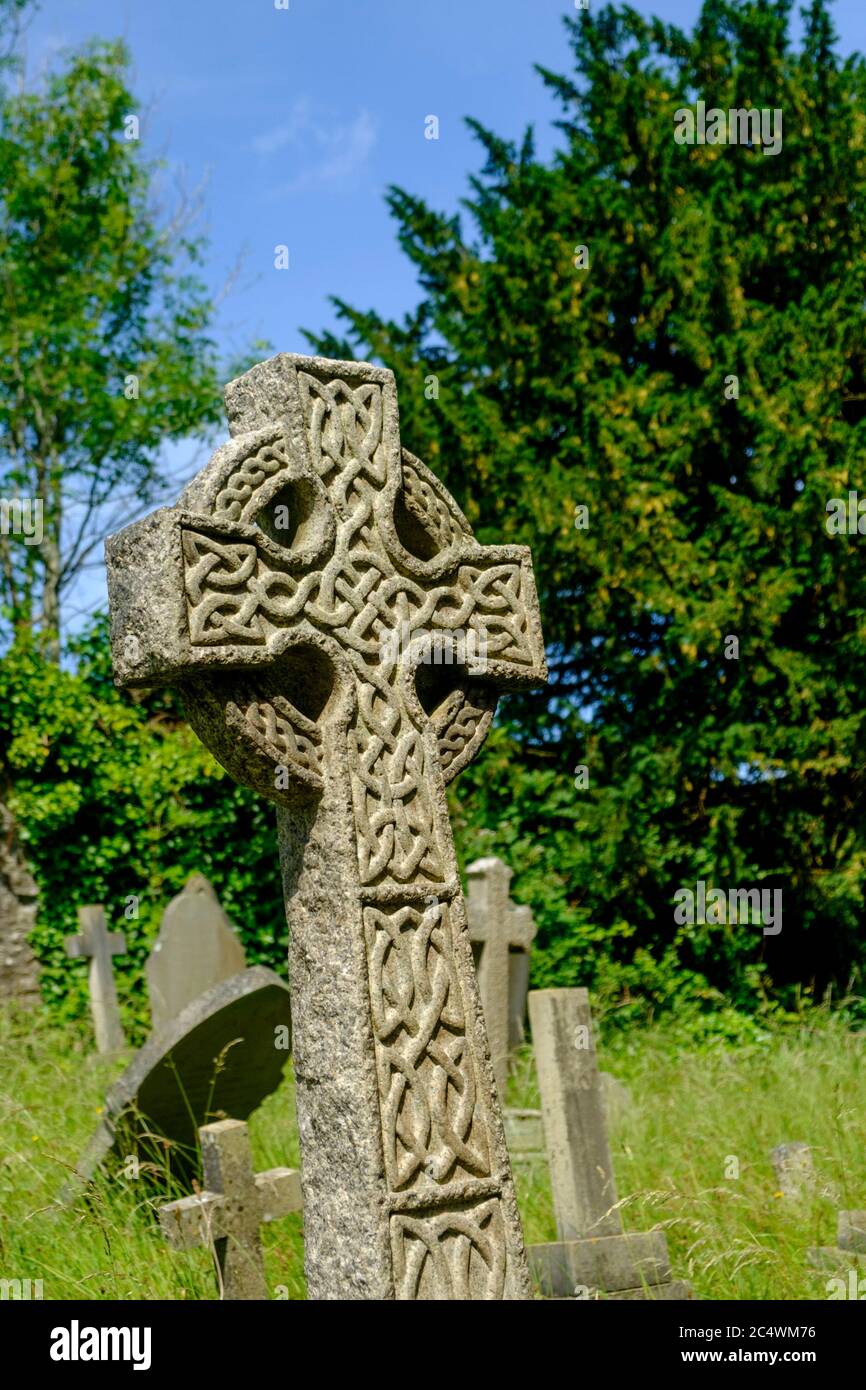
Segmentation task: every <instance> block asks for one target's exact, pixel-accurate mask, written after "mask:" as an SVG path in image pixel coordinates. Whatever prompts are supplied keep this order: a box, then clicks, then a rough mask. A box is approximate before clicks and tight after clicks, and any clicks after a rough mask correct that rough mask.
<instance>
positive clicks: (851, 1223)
mask: <svg viewBox="0 0 866 1390" xmlns="http://www.w3.org/2000/svg"><path fill="white" fill-rule="evenodd" d="M808 1259H809V1263H810V1264H811V1265H814V1266H815V1267H816V1268H818V1269H839V1268H852V1269H853V1268H860V1267H862V1266H864V1265H866V1211H840V1212H839V1216H838V1225H837V1233H836V1244H835V1246H832V1245H819V1246H818V1247H817V1248H816V1249H814V1250H810V1251H809V1255H808Z"/></svg>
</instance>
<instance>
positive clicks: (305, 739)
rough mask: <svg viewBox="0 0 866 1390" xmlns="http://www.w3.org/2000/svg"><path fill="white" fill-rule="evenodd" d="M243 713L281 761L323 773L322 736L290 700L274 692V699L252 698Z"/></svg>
mask: <svg viewBox="0 0 866 1390" xmlns="http://www.w3.org/2000/svg"><path fill="white" fill-rule="evenodd" d="M242 713H243V716H244V718H245V720H246V721H247V723H248V724H249V726H250V728H251V729H254V730H255V731H256V733H257V734H258V735H259V737H260V738H262V739H263V740H264V741H265V743H266V744H267V745H268V748H269V750H270V751H272V752H273V754H274V756H275V759H276V761H277V762H278V763H284V764H285V765H286V766H287V767H300V768H303V769H304V770H305V771H307V772H316V773H321V771H322V747H321V744H322V736H321V734H320V733H319V731H318V729H317V728H316V726H315V724H313V723H311V721H310V720H309V719H307V718H306V717H305V716H304V715H303V714H301V712H300V710H297V709H295V707H294V705H292V704H290V703H289V701H288V700H286V699H284V698H283V697H282V696H280V695H275V696H274V698H273V700H272V701H265V700H253V701H251V702H250V703H249V704H247V705H246V706H245V707H244V708H243V711H242Z"/></svg>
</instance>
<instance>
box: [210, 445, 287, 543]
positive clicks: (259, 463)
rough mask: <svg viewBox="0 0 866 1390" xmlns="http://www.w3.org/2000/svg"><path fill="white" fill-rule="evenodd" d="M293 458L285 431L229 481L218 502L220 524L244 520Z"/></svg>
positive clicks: (247, 459)
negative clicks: (258, 496) (266, 485)
mask: <svg viewBox="0 0 866 1390" xmlns="http://www.w3.org/2000/svg"><path fill="white" fill-rule="evenodd" d="M288 465H289V459H288V454H287V452H286V443H285V439H284V438H283V435H282V431H280V432H279V433H278V435H277V437H276V438H275V439H273V440H271V441H269V442H268V443H266V444H262V445H260V446H259V448H258V449H257V450H256V452H255V453H254V454H250V456H249V458H245V459H244V460H243V461H242V462H241V463H240V464H239V465H238V467H237V468H236V469H235V470H234V472H233V473H232V474H231V475H230V476H229V477H228V478H227V480H226V482H225V483H224V484H223V486H222V488H221V489H220V491H219V492H218V493H217V496H216V501H215V502H214V516H215V517H216V518H217V520H219V521H240V519H241V516H242V515H243V512H244V509H245V508H246V507H247V506H248V504H249V502H250V501H251V499H252V497H253V496H254V494H255V493H256V492H258V490H259V488H260V487H261V486H262V484H263V483H266V482H267V481H268V479H269V478H272V477H273V476H274V474H275V473H280V472H282V471H283V470H284V469H286V468H288Z"/></svg>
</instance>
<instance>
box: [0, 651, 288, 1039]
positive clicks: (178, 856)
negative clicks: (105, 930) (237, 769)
mask: <svg viewBox="0 0 866 1390" xmlns="http://www.w3.org/2000/svg"><path fill="white" fill-rule="evenodd" d="M78 657H79V662H80V667H79V672H78V674H72V673H70V672H68V671H65V670H61V669H58V668H57V667H56V666H54V665H53V664H52V663H49V662H46V661H45V660H44V659H43V658H42V657H40V656H39V655H37V654H36V653H35V652H34V651H33V650H32V648H30V647H28V646H26V645H22V646H19V647H17V648H15V649H13V650H12V651H11V652H10V653H8V654H7V655H6V657H5V658H4V659H3V661H2V663H0V777H2V780H3V782H4V784H5V785H6V786H7V787H8V786H10V785H11V786H12V787H13V788H14V791H13V793H12V795H11V797H10V798H9V804H10V806H11V809H12V811H13V813H14V814H15V816H16V819H17V821H18V824H19V826H20V828H21V834H22V838H23V843H24V848H25V850H26V853H27V855H28V857H29V858H30V859H31V862H32V864H33V868H34V872H35V875H36V878H37V881H38V883H39V889H40V911H39V919H38V924H37V928H36V931H35V933H34V946H35V949H36V951H37V953H38V955H39V957H40V960H41V961H42V965H43V974H42V983H43V993H44V995H45V997H46V999H47V1000H48V1001H49V1003H51V1004H52V1005H53V1006H55V1007H56V1008H57V1010H58V1011H60V1012H61V1013H62V1014H63V1015H64V1016H74V1015H75V1014H78V1013H80V1012H81V1011H82V1010H83V1009H84V1008H85V1007H86V979H87V972H86V969H85V968H84V967H82V966H77V965H73V964H71V963H70V962H69V961H68V960H67V959H66V956H65V952H64V947H63V938H64V936H65V935H67V934H68V933H70V932H74V931H76V930H77V928H76V920H75V918H76V908H77V907H78V906H81V905H83V904H85V903H91V902H96V903H104V904H105V907H106V911H107V913H108V916H109V922H110V926H111V929H112V930H119V931H123V932H124V933H125V934H126V939H127V946H128V948H129V949H128V954H127V955H125V956H119V957H116V958H115V962H114V965H115V970H116V972H117V976H118V992H119V995H120V999H121V1005H122V1009H123V1013H124V1022H125V1024H126V1026H127V1028H128V1029H131V1030H133V1031H134V1033H135V1035H136V1036H137V1037H138V1038H139V1039H140V1037H141V1029H142V1027H143V1026H144V1024H145V1023H146V1020H147V1007H146V995H145V990H144V980H143V973H142V972H143V968H144V962H145V959H146V957H147V954H148V951H149V949H150V945H151V943H152V941H153V938H154V936H155V934H156V932H157V930H158V927H159V920H160V916H161V913H162V910H163V909H164V908H165V906H166V903H167V902H168V899H169V898H170V897H172V896H173V895H174V894H175V893H177V892H179V891H180V889H181V888H182V887H183V884H184V882H185V881H186V879H187V878H188V876H189V875H190V874H191V873H194V872H196V871H198V872H200V873H203V874H205V875H207V877H208V878H210V879H211V880H212V882H213V883H214V886H215V887H216V889H217V892H218V893H219V895H220V898H221V901H222V904H223V906H224V908H225V909H226V911H227V912H228V914H229V916H230V917H231V918H232V920H233V921H234V923H235V925H236V927H237V928H238V931H239V934H240V936H241V939H242V941H243V944H244V947H245V949H246V951H247V957H248V960H249V963H250V964H255V963H260V964H263V965H270V966H271V967H272V968H274V969H276V970H278V971H279V972H280V973H281V974H285V958H286V923H285V914H284V911H283V902H282V887H281V884H280V878H279V868H278V864H277V856H276V848H275V829H274V816H273V810H272V808H271V806H270V805H269V804H267V803H265V802H263V801H262V800H261V798H259V797H257V796H254V795H253V793H252V792H248V791H246V790H245V789H244V788H242V787H239V786H237V785H236V784H235V783H234V782H233V781H232V780H231V778H230V777H228V775H227V774H226V773H225V772H223V770H222V768H220V767H219V766H218V765H217V764H216V763H215V762H214V760H213V759H212V758H211V756H210V754H209V753H208V752H207V750H206V749H205V748H204V747H203V746H202V744H200V743H199V741H198V739H197V738H196V737H195V735H194V734H193V733H192V732H191V731H190V730H189V729H188V728H187V727H186V725H185V724H184V723H183V722H182V720H181V719H180V716H179V714H178V713H177V712H176V710H175V709H174V708H173V707H172V705H171V703H170V701H168V700H167V699H166V698H165V697H164V696H161V697H158V698H154V699H153V700H152V701H150V700H145V701H143V702H141V703H133V702H132V701H131V700H129V699H128V698H127V697H123V696H121V695H119V694H117V693H116V692H115V691H114V689H113V687H112V685H111V683H110V678H109V676H108V671H107V667H108V652H107V645H106V641H105V634H104V630H103V628H101V627H100V628H97V629H95V630H94V631H93V632H91V633H90V634H89V635H88V636H87V637H86V638H85V639H84V640H83V641H82V642H81V643H79V651H78ZM131 898H136V899H138V903H137V916H130V917H128V918H127V917H126V916H125V913H126V911H127V910H130V911H131V910H132V909H133V908H135V907H136V904H134V903H130V902H129V899H131Z"/></svg>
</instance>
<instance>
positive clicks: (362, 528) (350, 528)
mask: <svg viewBox="0 0 866 1390" xmlns="http://www.w3.org/2000/svg"><path fill="white" fill-rule="evenodd" d="M298 379H299V385H300V392H301V406H302V412H303V416H304V420H305V423H306V426H307V430H308V437H309V446H310V453H311V458H312V461H313V466H314V467H315V469H316V471H317V472H318V473H319V475H320V477H321V478H322V479H323V480H324V481H325V482H326V485H327V490H328V494H329V497H330V499H331V503H332V505H333V507H334V510H335V512H336V515H337V518H338V526H337V532H338V534H337V540H336V544H335V546H334V549H333V552H332V554H331V555H330V557H329V558H328V560H327V561H326V562H325V563H324V565H323V566H322V567H321V568H320V569H317V570H313V571H311V572H308V573H307V574H304V575H300V576H298V577H296V576H294V575H292V574H289V573H287V572H286V571H285V570H283V569H281V568H277V566H276V563H275V562H274V561H273V560H272V559H271V558H270V557H269V556H268V555H266V554H265V553H263V552H262V551H261V550H260V549H259V548H258V547H257V545H256V544H255V543H253V542H244V541H240V540H239V541H230V540H227V539H224V538H222V539H220V538H217V537H215V536H207V535H204V534H202V533H200V532H197V531H193V530H191V529H187V530H185V532H184V539H183V544H184V558H185V563H186V587H187V597H188V602H189V624H190V636H191V638H192V641H193V642H194V643H197V644H201V645H225V644H228V645H232V644H237V645H245V646H248V645H260V646H264V645H266V644H267V641H268V639H269V636H270V635H271V634H272V633H273V632H274V631H275V630H277V629H279V628H282V627H287V626H291V625H293V624H294V623H296V622H298V621H299V620H300V619H301V618H303V619H305V620H306V621H307V622H309V623H312V624H313V625H314V626H315V627H317V628H319V629H320V630H321V631H323V632H327V633H329V634H331V635H332V636H334V637H335V638H337V640H338V642H339V644H340V646H341V647H342V649H343V650H344V651H345V652H346V654H347V656H348V658H349V661H350V662H351V664H352V666H353V668H354V671H355V675H356V677H357V681H358V701H357V709H356V713H355V716H354V719H353V728H352V731H351V740H352V757H351V766H352V795H353V804H354V808H355V815H356V819H357V824H358V861H359V868H360V873H361V881H362V883H363V884H365V885H371V884H374V883H380V882H386V881H387V882H390V883H393V884H405V883H408V882H410V881H411V880H412V879H413V878H415V876H416V875H418V876H421V877H422V878H423V881H426V882H427V883H429V884H430V885H432V886H435V885H437V884H440V883H441V882H442V880H443V873H444V870H443V863H442V855H441V850H440V847H439V845H438V843H437V831H436V814H435V803H434V800H433V797H432V796H431V793H430V784H431V780H432V778H433V768H432V767H431V766H430V753H429V751H428V748H429V746H428V745H427V744H426V743H425V740H424V737H423V730H422V727H421V726H420V725H419V723H418V721H417V718H416V717H414V716H413V713H412V711H411V709H410V707H409V705H408V703H407V700H406V697H405V695H404V692H403V689H402V686H401V683H400V666H399V663H395V664H392V665H391V667H390V668H389V667H388V665H387V663H383V660H382V654H383V650H384V648H385V646H386V639H387V635H388V634H389V633H399V634H400V635H401V640H403V641H404V645H405V636H406V634H412V633H414V632H418V631H419V630H423V631H425V632H436V631H443V630H450V631H452V632H453V631H455V630H460V631H463V632H468V631H469V630H470V629H474V630H475V632H476V633H477V634H478V647H477V650H480V651H482V652H485V653H486V657H487V659H488V660H497V659H498V660H506V661H509V662H511V663H517V664H523V665H526V666H527V667H528V666H531V664H532V643H531V634H530V632H529V628H528V615H527V606H526V603H525V598H524V595H523V591H522V585H523V573H522V570H521V567H520V565H518V564H496V565H491V566H489V567H486V568H485V567H482V566H480V565H472V564H463V565H458V566H456V572H453V571H452V572H451V573H450V575H448V576H447V578H445V579H443V580H441V581H440V582H437V583H435V584H432V585H430V586H429V587H425V586H424V585H423V584H422V583H420V582H419V581H418V580H417V579H415V578H412V577H410V576H409V575H407V574H404V573H401V572H400V570H399V569H398V568H397V566H396V564H395V562H394V558H393V557H392V555H391V554H390V553H389V551H388V549H387V547H386V546H385V543H384V541H383V539H382V537H381V535H380V533H379V528H378V526H377V525H376V516H375V504H376V501H377V499H378V496H379V494H380V493H381V491H382V489H383V488H384V486H385V484H386V482H387V460H386V456H385V450H384V445H383V409H384V407H383V393H382V389H381V387H380V386H379V385H378V384H375V383H373V384H365V385H362V386H358V387H355V388H353V387H351V386H349V385H348V384H347V383H345V382H343V381H331V382H326V383H325V382H321V381H319V380H318V379H317V378H315V377H313V376H310V375H309V374H307V373H304V372H300V373H299V374H298ZM268 451H270V452H268ZM278 452H279V451H278V448H277V445H268V446H266V448H263V449H259V451H258V453H257V454H256V455H255V456H254V459H253V460H252V461H251V462H250V464H249V466H248V467H246V468H245V469H239V470H236V471H235V473H233V475H232V488H231V492H232V497H233V501H232V506H234V507H240V506H241V505H242V504H243V495H244V489H245V488H247V487H253V486H254V485H255V480H256V478H257V477H258V476H259V474H260V473H261V472H262V471H263V469H264V468H265V466H266V463H269V461H270V460H271V458H272V457H274V458H275V457H276V456H277V454H278ZM265 453H267V459H266V460H265V459H263V457H262V455H263V454H265ZM406 467H407V465H404V469H405V468H406ZM408 467H409V472H410V474H411V478H412V480H413V481H412V482H411V483H410V487H411V489H412V499H413V505H415V506H417V505H421V503H422V502H423V504H424V505H425V506H426V507H427V508H428V511H429V529H430V531H431V534H436V535H438V536H440V537H442V538H446V539H447V538H448V537H451V538H452V539H453V537H454V536H457V535H461V534H462V532H461V530H460V524H459V521H458V519H457V518H452V519H451V521H450V522H449V523H447V524H446V519H445V510H447V509H445V503H444V502H443V500H442V499H441V498H440V497H439V496H438V495H437V494H436V493H435V490H434V489H433V488H432V487H430V486H429V484H427V483H426V482H424V481H423V480H422V479H421V478H420V476H419V474H418V473H417V471H416V470H414V469H412V468H411V465H409V466H408ZM404 477H405V473H404ZM228 491H229V489H223V492H222V493H220V494H219V496H220V497H223V496H224V495H225V494H226V493H227V492H228ZM443 509H444V510H443ZM449 527H450V530H449ZM471 723H472V715H471V714H470V712H469V711H468V710H467V711H465V713H464V715H463V721H462V724H463V728H465V732H466V739H468V738H469V737H471V733H472V728H471ZM461 738H462V730H461V731H460V732H457V731H455V732H453V733H452V734H450V735H449V739H448V740H446V746H445V747H443V752H444V753H445V754H446V756H447V757H448V759H449V761H450V760H452V759H453V758H454V757H455V756H456V755H457V752H458V750H457V748H456V744H457V743H458V742H459V741H460V740H461ZM466 739H464V740H463V746H464V747H465V742H466ZM449 744H450V746H448V745H449Z"/></svg>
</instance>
